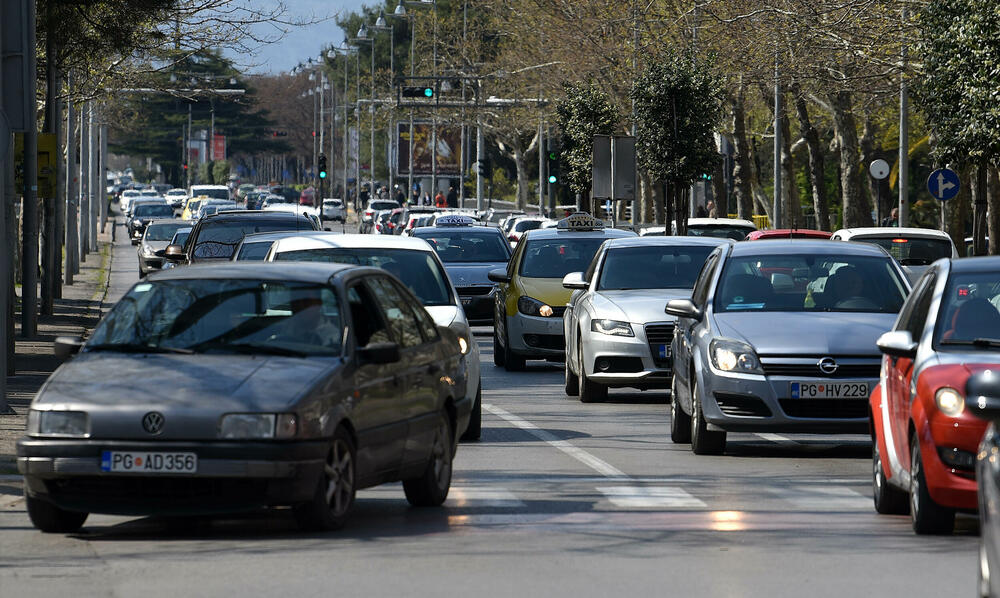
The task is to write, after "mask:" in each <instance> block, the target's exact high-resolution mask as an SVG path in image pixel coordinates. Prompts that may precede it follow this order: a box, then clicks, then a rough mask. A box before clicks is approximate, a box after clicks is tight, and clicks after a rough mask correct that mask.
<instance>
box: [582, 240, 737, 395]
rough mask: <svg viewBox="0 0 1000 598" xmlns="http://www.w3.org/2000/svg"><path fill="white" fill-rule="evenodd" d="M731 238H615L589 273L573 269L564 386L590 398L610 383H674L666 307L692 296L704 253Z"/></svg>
mask: <svg viewBox="0 0 1000 598" xmlns="http://www.w3.org/2000/svg"><path fill="white" fill-rule="evenodd" d="M731 242H732V241H729V240H726V239H718V238H701V239H699V238H691V237H677V236H668V237H664V236H658V237H645V238H642V237H640V238H635V237H629V238H623V239H610V240H608V241H605V242H604V243H603V244H602V245H601V248H600V249H599V250H598V252H597V255H596V256H594V261H593V262H592V263H591V265H590V268H588V270H587V272H586V273H584V272H571V273H569V274H567V275H566V276H565V277H564V278H563V287H565V288H568V289H571V290H573V291H574V293H573V295H572V296H571V298H570V300H569V304H568V305H567V307H566V311H565V312H564V313H563V335H564V338H565V339H566V362H565V380H566V394H567V395H569V396H579V397H580V400H581V401H582V402H585V403H589V402H593V401H597V400H603V399H604V398H605V397H607V393H608V388H609V387H632V388H638V389H640V390H648V389H651V388H654V389H663V390H666V389H667V388H669V386H670V382H671V379H672V377H673V359H672V357H671V354H670V343H671V341H672V340H673V336H674V325H675V323H676V321H677V318H676V317H674V316H669V315H666V314H665V313H664V312H663V308H664V306H665V305H666V303H667V301H669V300H670V299H687V298H689V297H690V296H691V291H692V289H693V288H694V281H695V280H696V279H697V278H698V273H699V272H700V271H701V267H702V265H703V264H704V262H705V259H706V258H707V257H708V255H709V254H710V253H712V251H713V250H714V249H715V248H716V247H718V246H719V245H721V244H725V243H731ZM588 274H589V278H586V276H587V275H588Z"/></svg>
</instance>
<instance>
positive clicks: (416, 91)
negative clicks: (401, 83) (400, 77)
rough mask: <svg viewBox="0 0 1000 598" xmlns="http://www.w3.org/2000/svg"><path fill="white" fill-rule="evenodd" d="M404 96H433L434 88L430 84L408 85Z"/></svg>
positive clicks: (404, 90)
mask: <svg viewBox="0 0 1000 598" xmlns="http://www.w3.org/2000/svg"><path fill="white" fill-rule="evenodd" d="M402 93H403V97H404V98H427V99H429V98H433V97H434V88H433V87H431V86H429V85H423V86H407V87H404V88H403V92H402Z"/></svg>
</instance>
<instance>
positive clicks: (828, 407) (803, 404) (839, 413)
mask: <svg viewBox="0 0 1000 598" xmlns="http://www.w3.org/2000/svg"><path fill="white" fill-rule="evenodd" d="M778 404H779V405H781V410H782V411H784V412H785V415H787V416H788V417H811V418H817V419H851V418H864V417H868V399H779V400H778Z"/></svg>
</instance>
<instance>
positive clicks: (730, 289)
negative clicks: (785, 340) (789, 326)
mask: <svg viewBox="0 0 1000 598" xmlns="http://www.w3.org/2000/svg"><path fill="white" fill-rule="evenodd" d="M907 293H908V290H907V288H906V286H905V283H904V282H903V280H902V279H901V278H900V277H899V275H898V274H897V273H896V270H895V268H894V265H893V263H892V260H890V259H888V258H880V257H870V256H845V255H824V254H816V255H808V254H807V255H794V254H784V255H762V256H749V257H735V258H731V259H730V260H728V261H727V262H726V265H725V268H724V269H723V271H722V278H720V279H719V283H718V287H717V288H716V291H715V311H717V312H727V311H794V312H800V311H844V312H876V313H896V312H898V311H899V309H900V308H901V307H902V305H903V301H904V300H905V299H906V295H907Z"/></svg>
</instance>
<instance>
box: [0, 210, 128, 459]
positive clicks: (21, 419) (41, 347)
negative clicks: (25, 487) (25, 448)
mask: <svg viewBox="0 0 1000 598" xmlns="http://www.w3.org/2000/svg"><path fill="white" fill-rule="evenodd" d="M111 230H112V227H108V232H107V234H104V235H98V245H99V247H100V252H98V253H91V254H88V255H87V261H86V262H85V263H81V264H80V273H79V274H77V275H76V276H74V277H73V278H74V280H73V284H72V285H70V286H66V285H64V286H63V298H62V299H56V300H55V301H54V304H53V309H52V315H51V316H42V315H40V316H38V335H37V336H36V337H35V338H32V339H23V338H21V319H20V313H19V312H18V314H17V315H16V317H15V330H14V333H15V343H16V349H15V357H14V368H15V375H13V376H7V405H8V406H9V407H10V408H12V409H13V410H14V414H13V415H0V474H11V473H16V471H17V467H16V464H15V460H14V453H15V449H14V443H15V442H16V441H17V439H18V438H20V437H21V436H22V435H23V434H24V426H25V420H26V418H27V414H28V406H29V405H30V404H31V400H32V399H33V398H34V396H35V393H37V392H38V389H39V388H41V386H42V384H43V383H44V382H45V380H47V379H48V377H49V375H51V374H52V372H54V371H55V369H56V368H57V367H59V363H60V362H59V360H58V359H56V357H55V355H53V352H52V343H53V341H55V338H56V337H57V336H85V335H86V334H89V333H90V331H91V330H93V328H94V326H96V325H97V322H98V321H99V320H100V318H101V315H102V311H101V310H102V308H103V307H104V305H103V302H104V297H105V295H106V293H107V288H108V279H109V276H110V274H111V256H112V251H111Z"/></svg>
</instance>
